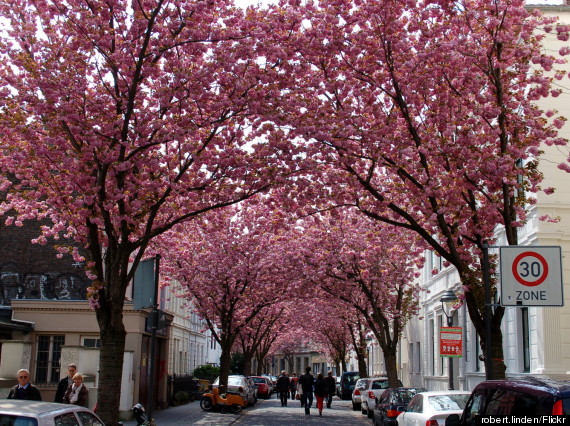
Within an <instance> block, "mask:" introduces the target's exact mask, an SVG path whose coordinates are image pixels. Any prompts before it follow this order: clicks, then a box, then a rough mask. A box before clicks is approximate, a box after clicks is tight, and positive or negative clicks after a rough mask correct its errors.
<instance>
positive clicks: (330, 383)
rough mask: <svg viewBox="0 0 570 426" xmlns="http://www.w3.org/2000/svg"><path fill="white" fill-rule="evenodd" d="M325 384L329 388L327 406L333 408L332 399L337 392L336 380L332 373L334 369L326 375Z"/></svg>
mask: <svg viewBox="0 0 570 426" xmlns="http://www.w3.org/2000/svg"><path fill="white" fill-rule="evenodd" d="M325 384H326V388H327V408H331V404H332V399H333V396H334V394H335V392H336V382H335V380H334V377H333V375H332V371H329V372H328V374H327V377H325Z"/></svg>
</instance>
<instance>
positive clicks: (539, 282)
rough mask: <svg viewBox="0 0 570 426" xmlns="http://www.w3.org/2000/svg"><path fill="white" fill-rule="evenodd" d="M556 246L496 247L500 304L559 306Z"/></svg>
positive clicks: (558, 257) (557, 253)
mask: <svg viewBox="0 0 570 426" xmlns="http://www.w3.org/2000/svg"><path fill="white" fill-rule="evenodd" d="M561 258H562V252H561V249H560V247H544V246H541V247H536V246H506V247H500V265H501V305H503V306H562V305H563V297H562V262H561Z"/></svg>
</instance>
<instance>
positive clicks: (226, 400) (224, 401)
mask: <svg viewBox="0 0 570 426" xmlns="http://www.w3.org/2000/svg"><path fill="white" fill-rule="evenodd" d="M245 405H246V401H245V400H244V399H243V398H242V396H241V395H239V394H238V393H231V392H226V393H220V389H219V388H217V387H215V388H212V390H211V392H208V393H205V394H204V395H203V396H202V400H201V401H200V408H202V410H204V411H212V410H214V409H221V410H222V411H224V410H225V409H226V408H229V409H230V410H231V411H232V413H239V412H240V411H241V410H242V409H243V407H245Z"/></svg>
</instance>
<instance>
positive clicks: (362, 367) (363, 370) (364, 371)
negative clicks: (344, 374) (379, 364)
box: [356, 351, 368, 377]
mask: <svg viewBox="0 0 570 426" xmlns="http://www.w3.org/2000/svg"><path fill="white" fill-rule="evenodd" d="M356 358H357V359H358V373H359V374H360V377H368V367H367V363H366V361H367V360H366V355H365V354H363V353H362V351H356Z"/></svg>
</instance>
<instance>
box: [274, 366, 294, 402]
mask: <svg viewBox="0 0 570 426" xmlns="http://www.w3.org/2000/svg"><path fill="white" fill-rule="evenodd" d="M276 387H277V392H279V398H280V399H281V406H282V407H287V398H288V397H289V388H290V387H291V381H290V380H289V376H288V375H287V372H286V371H285V370H283V371H282V372H281V376H279V378H278V379H277V386H276Z"/></svg>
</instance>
